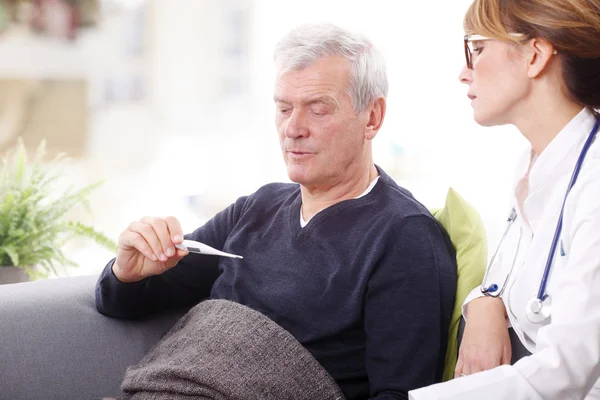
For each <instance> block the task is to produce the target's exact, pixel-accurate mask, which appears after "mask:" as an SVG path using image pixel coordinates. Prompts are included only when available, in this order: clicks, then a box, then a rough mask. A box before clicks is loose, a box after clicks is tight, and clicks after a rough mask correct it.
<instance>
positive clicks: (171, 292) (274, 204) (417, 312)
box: [96, 169, 456, 400]
mask: <svg viewBox="0 0 600 400" xmlns="http://www.w3.org/2000/svg"><path fill="white" fill-rule="evenodd" d="M379 172H380V174H381V177H380V178H379V181H378V182H377V184H376V185H375V186H374V188H373V189H372V190H371V192H370V193H368V194H367V195H366V196H363V197H361V198H358V199H352V200H346V201H343V202H340V203H338V204H335V205H333V206H331V207H329V208H327V209H325V210H323V211H321V212H319V213H318V214H316V215H315V216H314V217H313V218H312V219H311V220H310V221H309V222H308V224H307V225H306V226H305V227H304V228H301V227H300V206H301V201H302V199H301V195H300V187H299V186H298V185H296V184H283V183H282V184H269V185H266V186H264V187H262V188H260V189H259V190H258V191H257V192H256V193H254V194H252V195H250V196H248V197H242V198H240V199H238V200H237V201H236V202H235V203H234V204H232V205H231V206H230V207H228V208H227V209H225V210H224V211H222V212H220V213H219V214H217V215H216V216H215V217H214V218H213V219H211V220H210V221H208V222H207V223H206V224H205V225H204V226H202V227H200V228H198V229H197V230H196V231H194V232H193V233H192V234H189V235H186V238H187V239H193V240H198V241H201V242H203V243H206V244H208V245H209V246H212V247H215V248H217V249H222V250H224V251H226V252H230V253H234V254H240V255H242V256H244V259H243V260H239V259H231V258H220V257H214V256H206V255H197V254H190V255H189V256H187V257H185V258H184V259H183V260H181V261H180V262H179V264H177V266H176V267H174V268H173V269H171V270H169V271H167V272H165V273H164V274H162V275H159V276H153V277H150V278H147V279H145V280H143V281H141V282H137V283H130V284H125V283H121V282H119V281H118V279H117V278H116V277H115V276H114V274H113V273H112V264H113V262H114V261H111V262H110V263H109V264H108V265H107V266H106V268H105V270H104V271H103V273H102V275H101V277H100V279H99V281H98V285H97V288H96V303H97V307H98V310H99V311H100V312H101V313H103V314H106V315H109V316H113V317H117V318H138V317H142V316H144V315H147V314H150V313H155V312H158V311H162V310H165V309H169V308H173V307H181V306H192V305H194V304H197V303H198V302H199V301H201V300H203V299H206V298H215V299H227V300H232V301H236V302H238V303H241V304H244V305H246V306H248V307H251V308H253V309H254V310H257V311H259V312H261V313H263V314H264V315H266V316H268V317H269V318H271V319H272V320H273V321H275V322H277V323H278V324H279V325H281V326H282V327H283V328H285V329H286V330H288V331H289V332H290V333H291V334H292V335H294V336H295V337H296V338H297V339H298V341H299V342H300V343H302V344H303V345H304V346H305V347H306V348H307V349H308V350H309V351H310V352H311V353H312V354H313V356H314V357H315V358H316V359H317V360H318V361H319V362H320V363H321V365H322V366H323V367H324V368H325V369H326V370H327V371H328V372H329V373H330V374H331V375H332V376H333V378H334V379H335V380H336V381H337V382H338V384H339V385H340V387H341V388H342V390H343V392H344V393H345V395H346V397H347V398H348V399H367V398H369V399H377V400H384V399H406V398H407V392H408V391H409V390H411V389H414V388H418V387H422V386H426V385H430V384H432V383H434V382H438V381H439V380H440V379H441V375H442V370H443V365H444V357H445V351H446V343H447V334H448V327H449V323H450V317H451V314H452V309H453V306H454V296H455V291H456V260H455V254H454V250H453V248H452V244H451V243H450V241H449V239H448V237H447V235H446V233H445V231H444V230H443V228H442V227H441V226H440V225H439V223H438V222H437V221H436V220H435V219H434V218H433V217H432V216H431V214H430V213H429V212H428V211H427V209H426V208H425V207H423V206H422V205H421V204H420V203H418V202H417V201H416V200H415V199H414V198H413V197H412V195H411V194H410V193H409V192H407V191H406V190H405V189H402V188H400V187H399V186H398V185H397V184H396V183H395V182H394V181H393V180H392V179H391V178H390V177H389V176H388V175H386V174H385V173H384V172H383V171H382V170H381V169H380V170H379Z"/></svg>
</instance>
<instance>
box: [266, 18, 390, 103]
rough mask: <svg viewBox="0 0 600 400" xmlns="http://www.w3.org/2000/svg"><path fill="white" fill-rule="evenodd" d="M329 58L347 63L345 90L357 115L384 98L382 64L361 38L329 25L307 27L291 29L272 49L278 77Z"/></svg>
mask: <svg viewBox="0 0 600 400" xmlns="http://www.w3.org/2000/svg"><path fill="white" fill-rule="evenodd" d="M328 56H342V57H344V58H346V59H347V60H348V61H349V63H350V84H349V87H348V90H349V95H350V97H351V98H352V104H353V105H354V109H355V111H356V112H357V113H359V112H361V111H363V110H364V109H365V108H366V107H367V105H368V104H369V103H370V102H371V101H373V100H375V99H376V98H378V97H381V96H383V97H385V96H387V92H388V81H387V71H386V66H385V60H384V59H383V56H382V55H381V53H380V52H379V51H378V50H377V49H376V48H375V46H373V44H372V43H371V41H370V40H369V39H367V38H366V37H365V36H363V35H359V34H355V33H352V32H349V31H346V30H343V29H341V28H339V27H337V26H335V25H332V24H309V25H302V26H300V27H297V28H295V29H293V30H292V31H291V32H289V33H288V34H287V35H285V36H284V37H283V38H282V39H281V40H280V41H279V43H278V44H277V46H276V47H275V65H276V66H277V68H278V69H279V73H280V74H282V73H285V72H287V71H290V70H301V69H304V68H307V67H309V66H311V65H312V64H314V63H315V62H316V61H318V60H319V59H320V58H322V57H328Z"/></svg>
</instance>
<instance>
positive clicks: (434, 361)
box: [364, 215, 456, 400]
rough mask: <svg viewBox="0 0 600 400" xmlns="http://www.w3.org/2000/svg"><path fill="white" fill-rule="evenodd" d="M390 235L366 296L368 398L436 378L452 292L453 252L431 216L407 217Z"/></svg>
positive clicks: (398, 393)
mask: <svg viewBox="0 0 600 400" xmlns="http://www.w3.org/2000/svg"><path fill="white" fill-rule="evenodd" d="M390 236H391V237H392V241H393V242H392V243H390V244H388V249H387V251H386V253H385V254H384V256H383V257H382V259H381V260H380V262H379V264H378V265H377V266H376V269H375V270H374V271H373V272H372V275H371V277H370V280H369V284H368V287H367V293H366V297H365V310H364V312H365V330H366V334H367V343H366V366H367V373H368V377H369V383H370V386H371V399H372V400H387V399H407V398H408V391H409V390H411V389H414V388H418V387H421V386H423V385H427V384H431V383H433V382H437V381H439V380H440V377H441V373H442V368H443V359H444V355H445V350H446V341H447V335H448V327H449V322H450V317H451V313H452V307H453V305H454V296H455V293H456V258H455V255H454V251H453V249H452V247H451V246H450V245H449V239H448V238H447V237H446V236H445V234H444V232H443V231H442V228H441V227H440V226H439V225H438V224H437V223H436V222H435V221H434V220H433V219H432V218H430V217H428V216H425V215H423V216H414V217H409V218H407V219H406V220H405V221H404V223H403V225H401V227H400V228H399V229H398V230H396V231H395V232H393V233H392V234H391V235H390Z"/></svg>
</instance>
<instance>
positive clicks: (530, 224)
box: [409, 109, 600, 400]
mask: <svg viewBox="0 0 600 400" xmlns="http://www.w3.org/2000/svg"><path fill="white" fill-rule="evenodd" d="M594 123H595V117H594V115H593V114H592V112H591V111H590V110H588V109H584V110H583V111H582V112H581V113H579V114H578V115H577V116H576V117H575V118H574V119H573V120H572V121H571V122H570V123H569V124H568V125H567V126H566V127H565V128H564V129H563V130H562V131H561V132H560V133H559V134H558V135H557V136H556V137H555V138H554V140H553V141H552V142H551V143H550V144H549V145H548V147H547V148H546V149H545V150H544V151H543V152H542V154H541V155H540V156H539V157H537V159H534V162H533V164H532V167H531V170H530V171H529V161H530V157H529V153H528V154H527V155H525V156H524V158H523V168H522V169H521V176H520V178H519V179H518V180H517V182H516V184H515V200H514V204H515V207H516V211H517V219H516V221H515V222H514V223H513V224H512V226H511V228H510V230H509V232H508V234H507V238H506V240H505V243H506V245H503V246H502V251H501V254H499V256H500V257H501V261H500V263H499V264H498V265H500V267H497V271H495V272H493V273H492V276H491V277H490V278H489V279H488V282H490V283H491V282H498V283H499V284H500V285H501V284H502V282H504V280H503V279H504V276H505V275H502V277H501V278H499V277H498V275H499V274H505V273H506V272H507V271H508V269H509V268H510V264H511V262H512V260H513V258H514V254H515V249H516V244H517V243H519V245H520V247H519V251H518V255H517V258H516V262H515V266H514V269H513V272H512V275H511V278H510V280H509V281H508V284H507V287H506V290H505V292H504V294H503V296H502V298H503V300H504V304H505V306H506V309H507V313H508V318H509V324H510V325H512V327H513V328H514V330H515V332H516V333H517V335H518V336H519V338H520V339H521V342H522V343H523V344H524V345H525V347H526V348H527V349H528V350H529V351H530V352H532V353H533V354H532V355H531V356H527V357H524V358H523V359H521V360H520V361H518V362H517V363H515V364H514V365H512V366H508V365H504V366H500V367H497V368H494V369H492V370H489V371H484V372H480V373H476V374H473V375H470V376H466V377H461V378H458V379H454V380H451V381H449V382H445V383H440V384H437V385H432V386H429V387H425V388H421V389H418V390H413V391H411V392H410V393H409V398H410V399H413V400H433V399H444V400H450V399H452V400H459V399H460V400H480V399H485V400H494V399H498V400H499V399H506V400H513V399H547V400H552V399H556V400H569V399H584V398H585V399H600V382H598V380H599V378H600V133H599V134H598V137H597V139H596V140H595V142H594V143H593V144H592V146H591V147H590V150H589V152H588V154H587V156H586V159H585V161H584V164H583V166H582V169H581V172H580V174H579V178H578V180H577V183H576V184H575V186H574V187H573V189H572V190H571V192H570V194H569V197H568V199H567V202H566V204H565V210H564V218H563V229H562V234H561V240H560V242H559V246H558V249H557V251H556V256H555V261H554V264H553V266H552V270H551V275H550V279H549V282H548V285H547V289H546V293H548V294H549V295H550V296H551V299H552V316H551V320H550V321H546V322H544V323H543V324H532V323H530V322H529V321H528V320H527V317H526V315H525V309H526V305H527V302H528V301H529V300H530V299H531V298H534V297H535V296H536V294H537V292H538V289H539V286H540V280H541V277H542V274H543V270H544V266H545V263H546V259H547V257H548V252H549V250H550V245H551V242H552V237H553V235H554V232H555V228H556V223H557V220H558V217H559V214H560V208H561V204H562V202H563V200H564V196H565V193H566V190H567V186H568V182H569V180H570V179H571V175H572V172H573V169H574V167H575V164H576V162H577V158H578V157H579V154H580V152H581V149H582V147H583V144H584V142H585V140H586V139H587V136H588V134H589V133H590V131H591V129H592V127H593V125H594ZM527 171H529V186H528V187H525V189H526V192H525V198H526V199H525V201H524V203H523V204H522V205H521V204H519V203H520V202H519V201H518V200H517V189H518V186H519V185H518V183H519V181H520V179H521V178H522V177H523V176H524V175H525V174H526V173H527ZM507 215H508V212H507ZM519 232H521V234H519ZM561 248H562V251H561ZM488 284H489V283H488ZM480 295H481V294H480V289H479V287H477V288H475V290H473V292H471V294H470V295H469V297H467V299H466V301H465V304H467V303H468V302H469V301H471V300H473V299H474V298H476V297H478V296H480ZM465 318H467V319H468V315H465Z"/></svg>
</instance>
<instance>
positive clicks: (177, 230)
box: [165, 217, 183, 244]
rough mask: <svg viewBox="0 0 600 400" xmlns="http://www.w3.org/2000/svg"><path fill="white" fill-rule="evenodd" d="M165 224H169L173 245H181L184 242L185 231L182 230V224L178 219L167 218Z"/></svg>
mask: <svg viewBox="0 0 600 400" xmlns="http://www.w3.org/2000/svg"><path fill="white" fill-rule="evenodd" d="M165 222H166V223H167V228H168V229H169V234H170V236H171V240H172V241H173V243H174V244H179V243H181V242H183V230H182V229H181V224H180V223H179V221H178V220H177V218H175V217H167V218H165Z"/></svg>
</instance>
